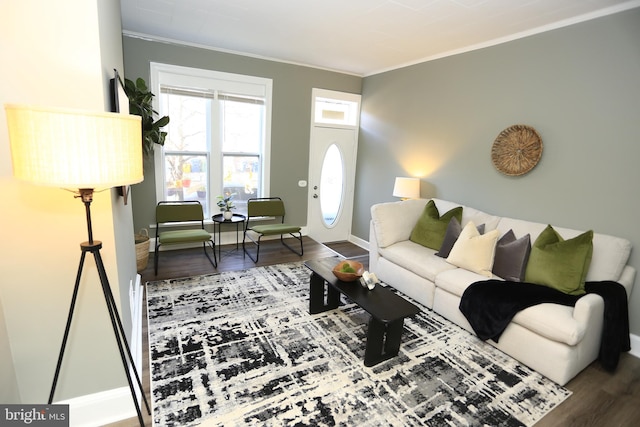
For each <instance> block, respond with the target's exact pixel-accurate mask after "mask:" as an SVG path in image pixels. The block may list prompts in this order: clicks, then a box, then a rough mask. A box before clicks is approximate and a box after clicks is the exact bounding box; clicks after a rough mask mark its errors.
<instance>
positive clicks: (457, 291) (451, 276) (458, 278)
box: [435, 268, 500, 297]
mask: <svg viewBox="0 0 640 427" xmlns="http://www.w3.org/2000/svg"><path fill="white" fill-rule="evenodd" d="M492 279H497V280H500V278H499V277H497V276H492ZM481 280H487V277H486V276H483V275H481V274H478V273H474V272H473V271H469V270H465V269H464V268H455V269H453V270H447V271H443V272H441V273H439V274H438V276H437V277H436V280H435V283H436V287H438V288H440V289H443V290H445V291H447V292H449V293H450V294H453V295H456V296H458V297H462V294H463V293H464V291H465V290H466V289H467V288H468V287H469V285H471V284H472V283H475V282H479V281H481Z"/></svg>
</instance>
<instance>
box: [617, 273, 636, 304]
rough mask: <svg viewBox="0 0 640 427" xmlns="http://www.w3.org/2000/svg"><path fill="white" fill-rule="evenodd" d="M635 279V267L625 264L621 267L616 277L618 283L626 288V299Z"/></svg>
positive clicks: (629, 296) (629, 294)
mask: <svg viewBox="0 0 640 427" xmlns="http://www.w3.org/2000/svg"><path fill="white" fill-rule="evenodd" d="M635 279H636V269H635V268H633V267H631V266H630V265H625V266H624V268H623V269H622V273H621V274H620V277H619V278H618V283H620V284H621V285H622V286H624V288H625V289H626V290H627V301H628V300H629V298H631V291H632V290H633V282H634V281H635Z"/></svg>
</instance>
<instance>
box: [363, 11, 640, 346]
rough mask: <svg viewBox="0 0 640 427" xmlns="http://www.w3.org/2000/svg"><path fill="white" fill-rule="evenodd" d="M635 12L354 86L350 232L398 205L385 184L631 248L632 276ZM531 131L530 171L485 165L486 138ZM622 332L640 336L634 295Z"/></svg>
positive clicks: (638, 299)
mask: <svg viewBox="0 0 640 427" xmlns="http://www.w3.org/2000/svg"><path fill="white" fill-rule="evenodd" d="M639 77H640V9H634V10H631V11H627V12H623V13H620V14H616V15H611V16H608V17H603V18H599V19H596V20H593V21H589V22H585V23H580V24H577V25H573V26H571V27H567V28H563V29H558V30H555V31H550V32H547V33H543V34H539V35H535V36H531V37H528V38H525V39H521V40H517V41H513V42H510V43H506V44H503V45H499V46H495V47H491V48H486V49H482V50H478V51H475V52H470V53H465V54H460V55H457V56H453V57H449V58H444V59H440V60H436V61H431V62H427V63H422V64H419V65H415V66H411V67H407V68H404V69H400V70H395V71H391V72H387V73H384V74H379V75H374V76H369V77H366V78H365V79H364V82H363V89H362V95H363V106H362V119H361V133H360V139H359V153H358V165H357V178H356V183H357V184H356V195H355V197H356V200H355V212H354V215H355V218H354V226H353V234H354V235H356V236H357V237H360V238H362V239H365V240H368V234H369V229H368V221H369V218H370V212H369V209H370V206H371V205H372V204H374V203H378V202H383V201H390V200H397V199H394V198H393V197H392V195H391V192H392V188H393V181H394V177H395V176H398V175H413V176H420V177H422V196H423V197H431V196H436V197H439V198H444V199H447V200H453V201H458V202H460V203H463V204H467V205H470V206H474V207H477V208H479V209H482V210H485V211H487V212H491V213H495V214H498V215H501V216H509V217H516V218H522V219H527V220H533V221H536V222H542V223H550V224H553V225H557V226H563V227H569V228H576V229H582V230H587V229H593V230H594V231H596V232H599V233H606V234H613V235H617V236H622V237H626V238H628V239H629V240H631V242H632V244H633V246H634V248H635V249H634V251H633V253H632V255H631V261H630V262H631V264H632V265H633V266H635V268H636V269H640V257H638V252H639V250H638V248H640V227H638V226H637V222H638V215H639V214H640V199H639V198H638V197H637V195H638V192H637V187H638V184H639V183H640V168H638V160H639V159H640V141H639V135H640V132H639V131H640V83H639ZM513 124H527V125H530V126H533V127H534V128H535V129H536V130H537V131H538V132H539V133H540V135H541V137H542V139H543V143H544V152H543V155H542V160H541V161H540V163H539V164H538V166H537V167H536V168H535V169H533V171H531V172H530V173H529V174H527V175H524V176H521V177H507V176H505V175H502V174H500V173H499V172H497V171H496V170H495V169H494V168H493V166H492V163H491V157H490V150H491V145H492V143H493V141H494V140H495V138H496V136H497V135H498V134H499V133H500V131H502V130H503V129H504V128H506V127H508V126H510V125H513ZM637 286H638V285H637V280H636V290H635V292H634V293H633V294H632V296H631V306H630V318H631V331H632V333H634V334H636V335H640V289H637Z"/></svg>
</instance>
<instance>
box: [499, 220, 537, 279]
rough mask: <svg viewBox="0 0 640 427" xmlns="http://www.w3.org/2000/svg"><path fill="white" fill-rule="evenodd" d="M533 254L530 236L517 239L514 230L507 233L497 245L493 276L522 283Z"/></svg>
mask: <svg viewBox="0 0 640 427" xmlns="http://www.w3.org/2000/svg"><path fill="white" fill-rule="evenodd" d="M530 252H531V238H530V236H529V235H528V234H526V235H524V236H523V237H521V238H519V239H516V236H515V234H514V233H513V230H511V229H510V230H509V231H507V232H506V233H505V234H504V235H503V236H502V237H501V238H500V239H499V240H498V243H497V245H496V255H495V257H494V260H493V270H492V271H493V274H495V275H496V276H499V277H502V278H503V279H505V280H511V281H514V282H522V281H523V280H524V274H525V271H526V268H527V261H528V260H529V253H530Z"/></svg>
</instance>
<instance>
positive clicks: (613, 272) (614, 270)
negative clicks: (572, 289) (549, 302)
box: [498, 218, 631, 282]
mask: <svg viewBox="0 0 640 427" xmlns="http://www.w3.org/2000/svg"><path fill="white" fill-rule="evenodd" d="M546 226H547V224H542V223H537V222H531V221H524V220H521V219H514V218H502V219H501V220H500V223H499V224H498V230H500V232H501V233H506V232H507V231H508V230H510V229H511V230H513V232H514V234H515V235H516V237H521V236H524V235H525V234H527V233H529V234H530V235H531V240H532V241H535V239H536V238H537V237H538V235H540V233H541V232H542V231H543V230H544V229H545V228H546ZM554 228H555V229H556V231H557V232H558V233H560V235H562V236H563V237H564V238H565V239H571V238H573V237H576V236H578V235H579V234H582V233H583V232H584V231H580V230H574V229H570V228H562V227H554ZM630 254H631V242H629V240H627V239H623V238H621V237H615V236H610V235H607V234H600V233H593V255H592V257H591V266H590V267H589V270H588V272H587V277H586V278H585V280H586V281H588V282H590V281H599V280H614V281H616V280H618V279H620V275H621V274H622V270H623V269H624V267H625V266H626V265H627V261H628V260H629V255H630Z"/></svg>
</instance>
